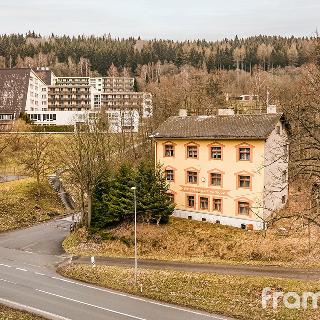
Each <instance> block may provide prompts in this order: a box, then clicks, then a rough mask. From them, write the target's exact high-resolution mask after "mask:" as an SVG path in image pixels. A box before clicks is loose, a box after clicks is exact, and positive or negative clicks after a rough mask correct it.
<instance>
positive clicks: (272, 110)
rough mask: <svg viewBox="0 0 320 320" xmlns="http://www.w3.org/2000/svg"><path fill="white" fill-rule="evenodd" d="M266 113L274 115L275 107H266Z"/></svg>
mask: <svg viewBox="0 0 320 320" xmlns="http://www.w3.org/2000/svg"><path fill="white" fill-rule="evenodd" d="M267 113H268V114H269V113H270V114H274V113H277V106H276V105H268V107H267Z"/></svg>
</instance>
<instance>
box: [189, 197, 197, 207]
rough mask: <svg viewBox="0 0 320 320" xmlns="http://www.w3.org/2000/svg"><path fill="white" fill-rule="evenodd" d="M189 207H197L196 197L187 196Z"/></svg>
mask: <svg viewBox="0 0 320 320" xmlns="http://www.w3.org/2000/svg"><path fill="white" fill-rule="evenodd" d="M187 206H188V207H189V208H194V207H195V198H194V196H187Z"/></svg>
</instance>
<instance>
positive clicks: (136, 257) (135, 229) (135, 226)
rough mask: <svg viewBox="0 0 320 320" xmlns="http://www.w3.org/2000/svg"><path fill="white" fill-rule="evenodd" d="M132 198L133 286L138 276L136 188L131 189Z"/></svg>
mask: <svg viewBox="0 0 320 320" xmlns="http://www.w3.org/2000/svg"><path fill="white" fill-rule="evenodd" d="M131 190H133V196H134V284H135V285H137V274H138V250H137V194H136V190H137V188H136V187H132V188H131Z"/></svg>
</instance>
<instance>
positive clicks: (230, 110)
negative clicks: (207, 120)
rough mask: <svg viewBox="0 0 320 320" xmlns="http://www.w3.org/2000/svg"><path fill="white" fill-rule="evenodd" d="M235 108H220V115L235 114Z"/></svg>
mask: <svg viewBox="0 0 320 320" xmlns="http://www.w3.org/2000/svg"><path fill="white" fill-rule="evenodd" d="M233 115H234V110H233V109H218V116H233Z"/></svg>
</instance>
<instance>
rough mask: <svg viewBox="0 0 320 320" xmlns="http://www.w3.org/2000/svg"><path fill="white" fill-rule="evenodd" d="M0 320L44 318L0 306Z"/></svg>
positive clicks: (39, 319) (40, 319) (36, 319)
mask: <svg viewBox="0 0 320 320" xmlns="http://www.w3.org/2000/svg"><path fill="white" fill-rule="evenodd" d="M0 319H1V320H44V319H45V318H43V317H40V316H37V315H35V314H32V313H28V312H24V311H20V310H15V309H11V308H9V307H7V306H4V305H2V304H0Z"/></svg>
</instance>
